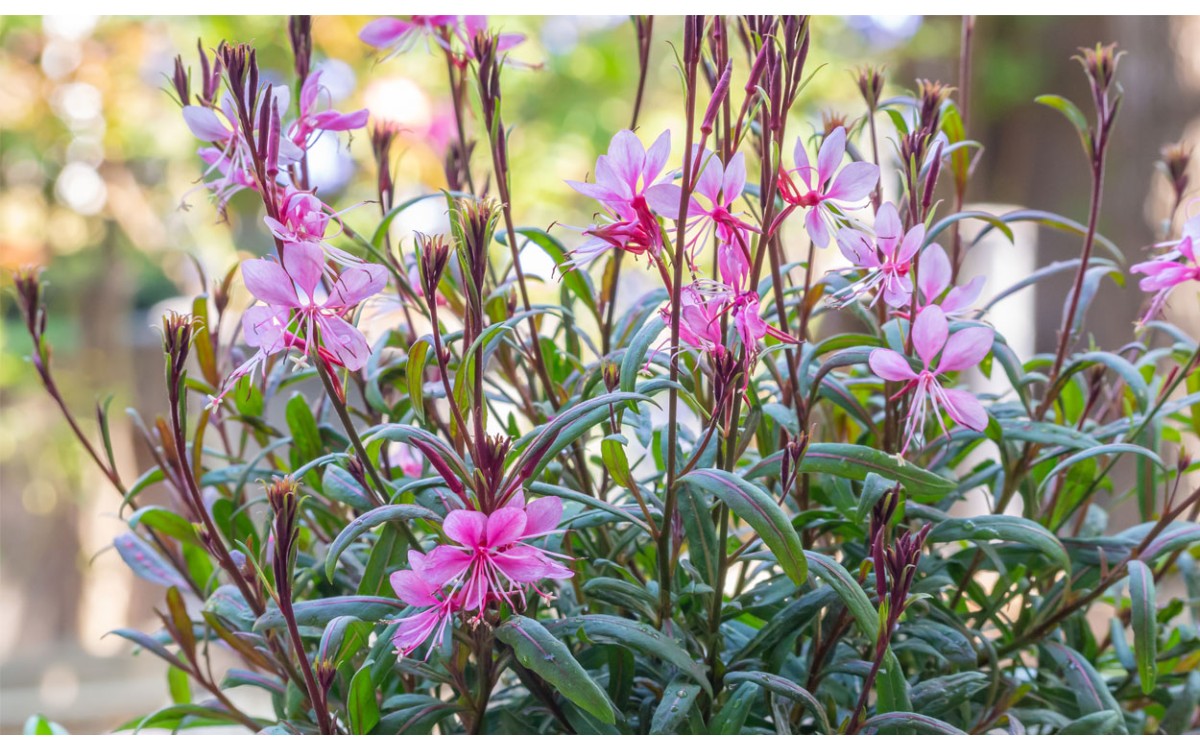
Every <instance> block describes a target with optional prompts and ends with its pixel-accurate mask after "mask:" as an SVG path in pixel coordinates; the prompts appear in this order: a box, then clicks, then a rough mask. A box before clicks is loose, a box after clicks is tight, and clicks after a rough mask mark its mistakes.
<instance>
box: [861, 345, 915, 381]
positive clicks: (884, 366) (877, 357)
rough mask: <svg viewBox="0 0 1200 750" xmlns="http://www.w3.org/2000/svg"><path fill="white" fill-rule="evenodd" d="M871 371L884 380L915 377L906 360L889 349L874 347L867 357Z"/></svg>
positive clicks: (900, 379) (901, 379)
mask: <svg viewBox="0 0 1200 750" xmlns="http://www.w3.org/2000/svg"><path fill="white" fill-rule="evenodd" d="M867 362H868V364H870V366H871V372H873V373H875V374H876V375H878V376H879V377H881V378H883V379H884V380H891V381H893V382H895V381H904V380H912V379H914V378H916V377H917V374H916V373H915V372H913V369H912V367H911V366H910V365H909V364H908V360H906V359H905V358H904V357H902V356H900V355H899V354H897V353H896V352H894V351H892V350H891V349H876V350H874V351H873V352H871V355H870V356H869V357H868V358H867Z"/></svg>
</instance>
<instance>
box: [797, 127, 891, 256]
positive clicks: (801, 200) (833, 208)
mask: <svg viewBox="0 0 1200 750" xmlns="http://www.w3.org/2000/svg"><path fill="white" fill-rule="evenodd" d="M845 154H846V129H845V128H843V127H839V128H837V129H836V130H834V131H833V132H832V133H830V134H829V135H827V136H825V141H824V142H823V143H822V144H821V150H820V152H819V153H818V154H817V166H816V168H815V169H814V168H813V167H812V166H811V165H810V163H809V160H808V151H807V150H806V149H805V148H804V141H803V140H801V139H799V138H798V139H796V148H795V151H794V158H795V161H796V168H795V169H792V170H791V171H789V172H783V171H781V172H780V174H779V192H780V195H781V197H782V198H783V200H784V201H785V202H787V203H788V204H789V207H791V208H804V209H807V211H808V214H807V216H805V219H804V225H805V227H807V229H808V236H809V238H810V239H811V240H812V241H813V243H814V244H816V246H817V247H825V246H826V245H828V244H829V229H828V227H827V224H828V225H831V226H833V227H834V228H836V227H837V226H838V223H837V217H839V216H843V215H844V213H843V212H844V211H845V210H848V209H851V208H857V207H858V206H856V205H855V204H858V203H861V202H862V201H865V200H866V199H867V196H869V195H870V194H871V189H872V188H874V187H875V185H876V183H878V182H879V167H877V166H875V165H874V164H868V163H866V162H861V161H858V162H853V163H851V164H847V165H846V167H845V168H844V169H841V170H840V171H839V170H838V166H839V165H840V164H841V163H842V158H843V157H844V156H845ZM792 173H796V174H798V175H799V176H800V179H801V181H802V183H803V187H801V186H799V185H797V184H796V182H795V181H794V180H793V179H792V177H791V174H792Z"/></svg>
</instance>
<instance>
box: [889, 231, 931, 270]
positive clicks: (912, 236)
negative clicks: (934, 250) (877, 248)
mask: <svg viewBox="0 0 1200 750" xmlns="http://www.w3.org/2000/svg"><path fill="white" fill-rule="evenodd" d="M924 242H925V225H924V224H918V225H916V226H915V227H913V228H912V229H910V230H908V232H907V233H906V234H905V235H904V241H903V242H901V243H900V249H899V250H898V251H897V252H896V262H898V263H907V262H908V261H910V260H912V257H913V256H914V255H916V254H917V251H918V250H920V249H921V245H922V244H924Z"/></svg>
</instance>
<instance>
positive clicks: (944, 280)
mask: <svg viewBox="0 0 1200 750" xmlns="http://www.w3.org/2000/svg"><path fill="white" fill-rule="evenodd" d="M950 276H951V270H950V258H949V257H948V256H947V255H946V251H945V250H943V249H942V246H941V245H939V244H937V243H934V244H932V245H930V246H929V247H927V248H925V252H923V253H921V267H920V268H919V269H917V287H918V288H919V289H920V290H921V294H923V295H925V300H924V301H925V304H927V305H928V304H933V303H934V302H936V301H937V298H938V297H939V296H941V294H942V292H944V291H945V290H946V287H948V286H950Z"/></svg>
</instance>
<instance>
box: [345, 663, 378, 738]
mask: <svg viewBox="0 0 1200 750" xmlns="http://www.w3.org/2000/svg"><path fill="white" fill-rule="evenodd" d="M346 714H347V718H348V719H349V720H350V731H351V732H352V733H353V734H367V733H368V732H370V731H371V730H372V729H374V728H375V725H376V724H378V723H379V703H378V701H376V700H375V687H374V686H373V685H372V684H371V665H370V664H366V665H363V667H362V668H361V669H359V670H358V671H357V672H355V673H354V678H353V679H351V680H350V689H349V691H348V693H347V695H346Z"/></svg>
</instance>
